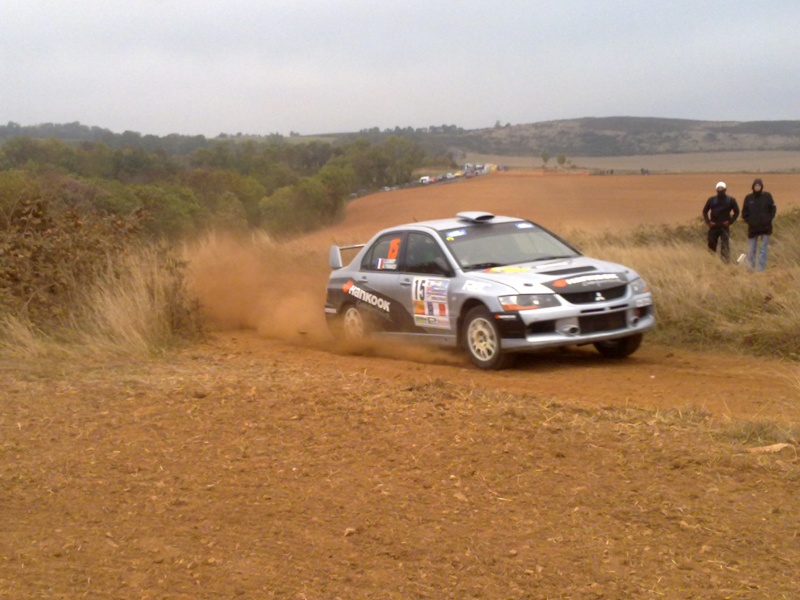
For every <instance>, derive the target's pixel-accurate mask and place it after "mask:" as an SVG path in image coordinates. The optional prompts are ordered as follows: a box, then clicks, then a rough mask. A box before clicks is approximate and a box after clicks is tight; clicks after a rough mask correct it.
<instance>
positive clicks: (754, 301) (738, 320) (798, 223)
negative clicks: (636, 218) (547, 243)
mask: <svg viewBox="0 0 800 600" xmlns="http://www.w3.org/2000/svg"><path fill="white" fill-rule="evenodd" d="M569 239H571V240H575V241H576V242H577V243H578V246H579V247H580V248H581V250H583V251H584V252H586V253H587V254H591V255H593V256H600V257H603V258H605V259H608V260H612V261H615V262H620V263H622V264H626V265H630V266H631V267H632V268H635V269H636V270H637V271H639V273H640V274H641V275H642V276H643V277H644V278H645V280H646V281H647V282H648V284H649V285H650V287H651V288H652V290H653V293H654V295H655V297H656V302H657V306H656V310H657V314H658V327H657V328H656V330H655V331H654V332H653V333H652V334H650V339H652V340H657V341H660V342H663V343H666V344H670V345H677V346H688V347H693V348H697V349H701V350H711V351H720V350H721V351H728V352H730V351H736V352H742V353H746V354H754V355H762V356H780V357H784V358H787V359H791V360H800V342H798V340H800V285H798V284H799V283H800V210H797V209H794V210H792V211H790V212H788V213H785V214H782V215H781V214H779V215H778V216H777V218H776V220H775V234H774V235H773V236H772V239H771V241H770V255H769V261H768V265H767V270H766V271H765V272H763V273H756V272H751V271H750V270H748V269H747V268H746V266H745V265H740V264H737V262H736V259H737V258H738V257H739V255H740V254H741V253H742V252H746V251H747V245H746V240H747V234H746V225H744V224H743V223H738V222H737V223H736V224H734V226H733V233H732V242H731V259H732V263H731V264H729V265H726V264H723V263H722V261H721V260H719V258H718V257H714V256H711V255H710V254H709V252H708V251H707V250H706V248H705V238H704V236H703V228H702V225H701V224H699V223H698V224H690V225H680V226H672V227H669V226H651V227H642V228H639V229H636V230H634V231H632V232H623V233H619V234H614V233H608V232H606V233H602V234H595V233H585V232H575V233H574V234H572V235H570V236H569Z"/></svg>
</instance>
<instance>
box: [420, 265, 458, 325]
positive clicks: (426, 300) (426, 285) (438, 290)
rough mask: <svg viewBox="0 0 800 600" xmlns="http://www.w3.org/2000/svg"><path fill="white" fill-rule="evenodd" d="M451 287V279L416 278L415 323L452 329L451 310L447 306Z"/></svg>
mask: <svg viewBox="0 0 800 600" xmlns="http://www.w3.org/2000/svg"><path fill="white" fill-rule="evenodd" d="M449 288H450V280H449V279H439V278H434V277H415V278H414V283H413V285H412V286H411V300H412V305H413V309H414V323H415V324H417V325H419V326H421V327H431V328H434V329H450V311H449V309H448V306H447V293H448V290H449Z"/></svg>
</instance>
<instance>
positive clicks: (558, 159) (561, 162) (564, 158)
mask: <svg viewBox="0 0 800 600" xmlns="http://www.w3.org/2000/svg"><path fill="white" fill-rule="evenodd" d="M556 162H557V163H558V164H559V166H561V167H563V166H564V163H565V162H567V155H566V154H559V155H558V156H557V157H556Z"/></svg>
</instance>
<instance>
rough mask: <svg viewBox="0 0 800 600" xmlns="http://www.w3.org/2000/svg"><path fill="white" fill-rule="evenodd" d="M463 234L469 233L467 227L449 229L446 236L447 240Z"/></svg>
mask: <svg viewBox="0 0 800 600" xmlns="http://www.w3.org/2000/svg"><path fill="white" fill-rule="evenodd" d="M462 235H467V230H466V229H454V230H453V231H448V232H447V235H446V236H445V237H446V238H447V241H453V240H454V239H455V238H457V237H461V236H462Z"/></svg>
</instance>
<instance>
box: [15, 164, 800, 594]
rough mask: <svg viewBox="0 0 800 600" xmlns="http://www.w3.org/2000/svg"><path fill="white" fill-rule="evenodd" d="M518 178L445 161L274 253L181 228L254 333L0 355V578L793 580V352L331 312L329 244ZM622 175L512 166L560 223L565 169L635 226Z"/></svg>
mask: <svg viewBox="0 0 800 600" xmlns="http://www.w3.org/2000/svg"><path fill="white" fill-rule="evenodd" d="M654 178H655V177H654ZM514 179H515V178H514V177H507V178H497V179H495V180H494V181H495V183H496V184H497V185H499V186H500V187H499V188H498V190H497V191H496V193H495V194H494V195H492V194H493V192H492V187H491V185H490V183H491V178H487V179H486V180H484V181H478V180H476V181H475V182H474V184H473V182H464V183H463V184H458V185H459V186H460V185H463V188H462V190H461V192H463V195H464V197H466V196H467V195H469V194H472V193H473V190H475V192H474V193H475V195H474V196H470V201H469V205H467V202H466V201H464V205H463V206H462V205H459V206H456V204H457V201H456V200H448V199H447V198H446V196H447V194H453V193H455V192H454V190H457V186H455V185H454V186H441V187H440V188H438V189H431V190H425V194H426V195H427V196H426V199H425V201H426V202H433V200H432V199H435V201H436V205H435V206H436V210H432V209H431V210H427V211H426V210H424V209H423V208H422V207H421V206H420V205H416V206H413V202H412V201H411V199H412V198H413V197H414V196H413V192H412V191H409V192H392V193H387V194H383V195H379V196H374V197H371V198H364V199H361V200H359V201H357V202H355V203H353V205H351V207H350V213H349V215H348V218H347V219H346V220H345V221H344V223H342V224H341V225H340V226H338V228H337V229H336V230H328V231H326V232H324V233H320V234H317V235H316V236H311V237H309V238H307V239H306V240H304V241H303V242H302V243H301V244H296V245H294V246H293V248H292V250H291V252H290V253H288V254H284V252H285V251H286V250H285V249H281V250H275V249H274V248H273V249H272V250H269V251H265V254H257V253H255V252H254V253H251V254H253V256H251V257H248V256H247V255H246V254H245V253H244V252H245V250H246V249H247V248H248V246H247V244H245V243H243V242H239V243H234V242H231V241H230V240H220V241H219V242H218V245H217V246H215V247H214V248H213V249H212V251H210V252H208V253H206V254H204V253H203V252H202V251H201V249H196V254H195V265H194V277H195V285H196V287H197V289H198V291H199V292H200V293H202V294H203V298H204V302H205V306H206V309H207V310H208V311H209V315H210V316H212V317H214V319H215V321H216V322H217V323H221V324H226V325H227V326H229V327H233V326H245V327H249V328H250V329H248V330H241V331H234V330H232V329H230V328H228V329H221V330H218V331H216V332H215V333H213V334H211V335H210V337H209V339H208V340H207V341H206V342H204V343H202V344H196V345H194V346H192V347H191V348H187V349H185V350H182V351H180V352H176V353H173V354H171V355H169V356H165V357H162V358H160V359H157V360H156V359H154V360H125V361H115V360H114V359H108V358H106V359H97V360H96V361H90V362H88V363H85V364H73V363H70V362H67V361H58V360H55V359H53V360H48V361H44V362H34V361H28V362H16V361H12V360H9V359H6V360H4V361H0V434H1V437H0V457H1V458H2V462H0V517H1V518H0V598H78V597H87V598H187V599H188V598H297V599H301V598H307V599H333V598H370V599H372V598H397V599H406V598H433V599H438V598H459V599H460V598H651V597H652V598H770V599H772V598H795V597H797V596H798V594H800V577H799V576H798V575H797V571H796V567H795V566H794V565H797V564H798V563H800V540H799V539H798V535H799V534H800V528H798V525H797V518H796V514H797V512H798V509H800V499H798V494H797V486H798V482H800V462H798V456H797V445H796V443H793V442H792V440H791V435H793V432H796V431H797V429H796V426H797V423H800V406H799V404H800V403H799V402H798V400H800V398H799V396H800V371H798V367H797V366H796V365H794V364H792V363H787V362H782V361H778V360H769V359H755V358H750V357H746V356H731V355H721V354H716V353H699V352H690V351H687V350H685V349H677V348H665V347H660V346H656V345H653V344H648V343H647V341H645V344H644V346H643V347H642V348H641V349H640V351H639V352H637V353H636V354H635V355H634V356H633V357H631V358H629V359H627V360H624V361H608V360H604V359H602V358H601V357H600V356H599V355H598V354H596V353H595V352H593V351H590V350H588V349H574V350H567V351H559V352H549V353H542V354H537V355H530V356H526V357H524V358H523V359H522V360H520V361H519V364H518V365H517V366H516V367H515V368H514V369H511V370H508V371H503V372H499V373H485V372H481V371H478V370H476V369H474V368H473V367H471V366H470V365H469V364H468V362H467V361H466V360H465V358H464V357H463V356H462V355H461V354H458V353H452V352H445V351H439V350H431V349H423V348H414V347H403V346H399V347H398V346H395V347H384V346H381V345H378V344H368V345H364V346H361V347H357V348H356V347H342V346H338V345H336V344H335V343H334V342H333V340H331V339H330V338H328V337H327V335H326V334H325V333H324V331H323V327H322V324H321V317H320V313H321V290H322V288H323V287H324V277H325V275H326V273H325V267H324V258H323V259H321V260H320V256H325V252H324V246H325V244H327V243H328V241H329V240H330V239H337V238H339V237H349V236H351V235H354V234H355V233H358V232H359V231H360V229H361V228H365V229H366V228H368V225H369V224H370V223H371V222H372V227H371V231H374V229H376V228H378V227H380V226H382V225H383V224H385V221H387V220H389V219H390V218H391V215H388V216H387V215H385V212H386V211H388V210H390V208H389V207H391V209H392V210H395V213H394V220H393V221H392V222H398V221H402V220H404V219H405V217H406V216H408V215H411V214H413V215H414V216H417V217H419V218H429V217H432V216H440V215H439V214H430V213H433V212H439V210H441V212H442V214H443V215H449V214H452V213H453V212H455V211H454V210H453V209H454V208H457V209H458V210H466V209H480V208H487V209H489V210H496V211H497V212H506V208H503V202H508V205H507V206H508V207H510V208H511V209H513V208H514V207H513V206H512V205H511V200H510V199H509V200H503V196H502V194H503V193H508V194H510V193H511V192H509V191H506V192H502V193H501V191H500V190H502V189H505V188H504V187H503V186H504V185H505V183H504V182H507V181H513V180H514ZM516 179H520V178H516ZM615 179H617V178H610V177H609V178H583V177H576V178H571V181H572V183H570V182H561V183H557V182H555V180H552V183H546V184H543V185H545V186H550V185H553V186H555V187H553V188H549V187H546V188H539V187H537V186H536V185H535V184H534V183H532V181H533V179H530V180H524V184H525V186H528V187H527V188H526V189H530V190H531V192H532V193H531V198H532V199H533V200H532V201H533V202H535V204H534V206H533V207H532V208H531V209H530V210H531V212H540V213H541V214H542V215H544V217H545V218H539V219H537V220H539V221H541V222H545V221H547V220H549V219H552V220H553V221H554V223H547V224H548V225H551V226H553V227H555V226H556V224H555V221H557V220H559V219H566V218H567V216H568V214H567V213H568V211H569V210H572V209H571V208H570V206H571V205H572V201H571V200H570V201H564V202H561V201H559V203H558V206H557V207H553V208H552V213H547V212H546V211H545V208H546V207H548V206H552V205H554V204H556V203H555V202H554V201H551V199H552V198H553V197H554V196H553V194H555V193H556V192H555V190H556V188H557V187H558V186H559V185H562V186H566V187H565V188H564V189H567V188H568V187H569V185H573V186H575V188H572V189H573V191H571V192H570V193H569V194H565V195H566V196H569V197H573V196H574V195H578V196H579V195H580V194H583V193H588V192H591V193H592V194H593V195H594V197H605V198H611V197H617V196H619V197H622V198H629V200H623V201H621V202H623V205H622V206H623V208H622V210H621V211H620V214H621V215H622V216H621V217H620V218H621V219H623V221H624V220H625V218H626V217H625V215H627V214H628V212H629V209H630V206H628V205H625V204H624V202H630V201H632V200H630V198H632V197H633V196H634V195H635V194H634V193H633V191H630V192H628V191H626V190H627V189H628V188H627V187H626V186H627V184H626V183H625V181H619V182H614V180H615ZM641 179H642V180H645V179H649V178H641ZM705 179H709V181H711V180H713V179H714V177H713V176H710V178H709V177H706V178H704V181H705ZM744 179H749V177H744ZM773 179H775V180H777V176H773V177H771V178H770V179H769V180H768V182H769V181H772V180H773ZM540 180H541V181H545V180H547V181H548V182H550V181H551V180H550V179H548V178H540ZM592 180H593V185H592V186H590V187H587V188H586V189H585V190H584V188H583V187H582V186H583V185H584V184H583V183H582V182H583V181H592ZM601 180H602V181H603V183H600V182H601ZM605 181H608V183H605ZM615 183H617V184H619V185H620V189H619V190H618V192H616V193H615V192H614V190H613V189H612V188H613V186H614V185H615ZM713 183H715V182H714V181H711V184H710V185H711V186H713ZM775 183H776V185H777V181H775ZM501 184H502V185H501ZM473 185H474V187H472V186H473ZM729 185H730V183H729ZM680 187H681V186H676V188H680ZM707 187H710V186H704V187H703V189H705V188H707ZM768 187H773V186H768ZM676 188H670V189H669V190H666V193H665V194H664V195H666V196H674V195H675V194H674V192H675V190H676ZM508 189H510V188H508ZM773 189H774V187H773ZM439 190H441V191H439ZM478 190H480V192H479V191H478ZM575 190H577V191H575ZM418 193H419V192H418ZM650 193H653V194H655V192H647V194H650ZM428 194H433V196H430V195H428ZM439 194H441V196H439ZM705 195H706V194H704V193H697V192H696V190H695V193H694V196H695V197H694V198H693V199H692V203H691V208H692V211H691V212H692V213H694V212H697V211H698V210H699V207H698V206H697V204H698V203H700V204H702V199H704V197H705ZM787 195H788V194H787ZM697 196H700V197H701V198H700V200H698V198H697ZM648 197H649V196H648ZM492 198H494V200H492ZM776 198H777V199H778V201H779V208H780V207H781V204H780V200H781V197H780V196H779V195H778V194H777V193H776ZM398 199H400V200H398ZM479 200H480V202H479ZM527 201H528V200H527V198H526V199H525V202H527ZM448 202H449V203H451V204H448ZM518 202H519V199H518ZM575 202H576V204H575V205H576V206H577V208H578V213H577V214H579V215H580V219H578V217H575V218H574V219H573V220H572V221H571V222H572V223H573V224H574V223H575V222H581V223H584V224H586V223H590V222H591V218H593V217H591V216H587V214H590V213H591V214H594V213H592V209H589V208H587V207H586V204H585V203H579V202H577V201H575ZM381 203H383V204H382V206H383V208H382V209H381V208H380V206H378V205H381ZM473 203H474V204H473ZM498 206H499V207H500V208H503V210H500V209H498V208H497V207H498ZM680 206H681V205H680V204H678V206H677V207H676V204H675V202H672V203H671V204H670V208H671V209H674V210H683V209H682V208H680ZM688 206H689V203H688V201H687V204H686V207H687V209H688ZM517 208H520V205H518V206H517ZM373 209H375V211H374V212H372V211H373ZM606 209H607V210H608V206H606ZM507 212H512V213H513V214H520V213H519V211H512V210H507ZM606 212H607V211H606ZM640 214H642V215H645V214H646V211H643V212H642V213H640ZM528 216H530V215H528ZM684 216H687V215H684ZM691 216H693V215H688V217H691ZM645 218H646V220H652V218H655V217H652V218H651V217H650V216H649V214H648V215H647V216H646V217H645ZM661 218H662V220H672V218H673V212H672V210H667V211H666V212H665V213H662V217H661ZM626 224H627V222H626ZM631 225H632V224H631ZM342 241H344V240H342ZM348 241H350V242H354V241H365V240H364V239H350V240H348ZM221 249H224V251H222V250H221ZM267 255H268V256H267ZM310 256H314V257H315V259H314V260H315V261H316V262H313V263H312V262H307V261H310V260H311V259H310V258H309V257H310ZM304 261H306V262H304ZM318 263H321V266H320V264H318ZM287 264H288V265H291V268H290V269H287V268H286V265H287ZM303 267H305V268H303ZM251 269H252V270H251ZM233 300H236V301H233ZM292 307H298V310H294V311H293V310H292ZM317 310H318V311H319V312H314V311H317ZM787 440H788V441H789V443H786V444H780V445H776V446H773V445H772V444H774V443H776V442H783V441H787Z"/></svg>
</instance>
